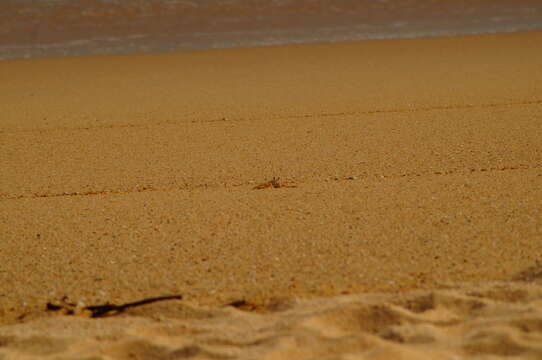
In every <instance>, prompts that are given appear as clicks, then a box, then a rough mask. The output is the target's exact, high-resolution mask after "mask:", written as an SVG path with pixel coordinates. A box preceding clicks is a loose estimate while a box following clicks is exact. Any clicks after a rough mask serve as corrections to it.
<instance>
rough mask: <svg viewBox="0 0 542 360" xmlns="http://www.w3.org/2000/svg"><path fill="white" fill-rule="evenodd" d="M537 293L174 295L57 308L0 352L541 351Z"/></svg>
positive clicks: (534, 354)
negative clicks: (196, 299)
mask: <svg viewBox="0 0 542 360" xmlns="http://www.w3.org/2000/svg"><path fill="white" fill-rule="evenodd" d="M530 272H531V273H532V272H533V271H530ZM522 276H523V277H524V276H527V275H525V274H523V275H521V276H520V277H522ZM541 297H542V284H540V283H536V282H521V281H508V282H493V283H490V284H486V285H477V284H469V285H461V286H455V287H450V288H448V289H438V290H434V291H413V292H408V293H404V294H363V295H345V296H339V297H330V298H316V299H293V298H284V299H273V300H267V301H257V300H253V301H251V300H243V301H238V302H236V303H235V304H234V305H235V306H224V307H213V308H203V307H196V306H193V305H191V304H189V303H186V302H183V301H182V300H180V301H178V300H174V301H166V302H159V303H154V304H149V305H144V306H141V307H134V308H133V309H129V310H127V311H126V312H124V313H122V314H120V315H118V316H112V317H107V318H101V319H89V318H85V317H82V316H56V315H55V316H51V317H49V318H46V319H41V320H34V321H30V322H26V323H23V324H17V325H11V326H5V327H3V328H1V329H0V354H2V355H3V356H4V357H3V359H11V358H28V359H31V358H41V357H48V356H52V357H54V358H62V359H72V358H81V359H82V358H85V359H91V358H92V359H105V358H108V359H312V358H314V359H392V358H393V359H461V358H465V357H468V358H481V359H493V358H522V359H539V358H540V357H542V301H541V300H540V299H541Z"/></svg>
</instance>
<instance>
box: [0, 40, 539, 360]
mask: <svg viewBox="0 0 542 360" xmlns="http://www.w3.org/2000/svg"><path fill="white" fill-rule="evenodd" d="M541 37H542V35H541V34H540V33H520V34H508V35H485V36H472V37H457V38H439V39H415V40H389V41H371V42H364V43H344V44H328V45H303V46H283V47H271V48H258V49H229V50H212V51H200V52H186V53H172V54H155V55H131V56H111V57H81V58H64V59H41V60H37V59H36V60H16V61H4V62H1V63H0V77H1V78H2V85H0V95H1V97H2V99H3V104H2V120H1V123H0V167H1V168H2V175H1V176H0V230H1V233H2V246H1V248H0V259H1V260H2V261H0V283H1V284H2V286H1V288H0V289H1V291H0V315H1V317H0V320H1V321H2V323H3V324H4V326H2V327H0V337H1V341H0V344H2V345H1V346H0V353H2V354H7V355H8V357H9V356H19V355H20V356H28V357H32V356H34V355H36V356H39V355H44V354H46V353H48V354H55V355H57V356H66V357H68V358H70V357H75V356H102V357H105V356H110V357H113V358H127V357H129V356H130V354H132V355H133V354H136V355H134V356H139V357H142V358H145V356H146V357H150V356H158V357H168V356H169V358H182V357H190V356H193V357H195V358H198V357H199V358H211V357H227V356H232V357H238V358H265V357H266V356H267V358H292V357H296V358H311V357H322V356H331V354H333V355H334V356H337V357H339V356H345V358H346V356H353V357H355V356H358V357H360V358H389V357H390V356H394V357H396V358H397V357H398V356H403V358H422V356H426V357H427V358H439V357H438V356H440V358H446V356H452V355H457V356H467V355H472V356H474V355H479V356H482V355H487V356H490V355H494V356H505V355H510V354H511V355H515V356H518V357H524V358H533V359H534V358H537V356H540V354H541V352H542V349H541V348H540V346H539V344H540V338H541V336H542V334H541V333H540V331H541V327H540V323H541V322H542V316H541V315H542V313H541V311H542V309H541V305H540V300H538V299H539V296H540V292H541V290H540V281H539V278H540V269H539V268H538V267H537V266H538V265H537V264H538V263H539V261H540V255H541V254H542V242H541V241H540V240H541V239H542V235H541V234H542V232H541V230H542V221H541V217H540V214H541V213H542V205H540V204H542V202H541V198H542V186H541V185H542V167H541V164H542V142H541V141H540V139H542V128H541V127H540V118H539V114H540V110H541V108H542V99H541V98H540V94H541V88H540V86H541V85H540V84H541V83H540V79H541V78H542V68H541V67H540V66H539V63H538V62H537V61H535V59H538V58H541V54H540V52H541V50H540V48H539V46H538V44H539V43H540V40H541ZM273 178H275V179H277V178H278V180H276V181H274V182H272V184H271V180H272V179H273ZM266 183H268V184H269V186H259V185H262V184H266ZM272 185H275V186H272ZM164 295H182V297H183V299H182V300H170V301H162V302H157V303H154V304H149V305H142V306H136V307H133V308H129V309H127V311H126V312H124V313H122V314H120V316H108V317H107V318H105V319H88V316H89V315H90V314H91V313H92V312H91V311H90V310H89V309H88V308H86V307H87V306H89V305H99V304H105V303H115V304H123V303H128V302H133V301H138V300H141V299H145V298H151V297H157V296H164ZM48 303H49V310H46V307H47V304H48ZM227 304H233V305H235V306H226V305H227ZM70 312H73V313H74V314H75V315H76V316H67V315H62V314H67V313H70ZM105 315H113V314H112V313H106V314H105ZM452 335H453V336H452ZM30 344H32V345H30ZM326 354H327V355H326ZM356 358H357V357H356Z"/></svg>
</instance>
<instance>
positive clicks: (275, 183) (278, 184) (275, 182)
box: [253, 177, 297, 190]
mask: <svg viewBox="0 0 542 360" xmlns="http://www.w3.org/2000/svg"><path fill="white" fill-rule="evenodd" d="M283 187H290V188H291V187H297V186H295V185H292V184H291V182H282V181H280V178H276V177H273V179H271V180H269V181H267V182H264V183H262V184H260V185H257V186H254V188H253V189H254V190H262V189H268V188H275V189H278V188H283Z"/></svg>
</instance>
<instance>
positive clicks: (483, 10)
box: [0, 0, 542, 59]
mask: <svg viewBox="0 0 542 360" xmlns="http://www.w3.org/2000/svg"><path fill="white" fill-rule="evenodd" d="M538 29H542V0H2V1H0V59H12V58H33V57H57V56H77V55H89V54H94V55H103V54H127V53H142V52H162V51H176V50H191V49H208V48H223V47H250V46H266V45H277V44H292V43H315V42H338V41H361V40H368V39H383V38H408V37H425V36H453V35H461V34H479V33H495V32H514V31H529V30H538Z"/></svg>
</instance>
